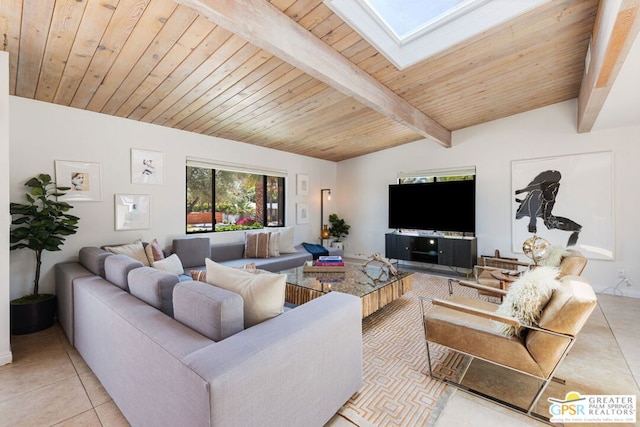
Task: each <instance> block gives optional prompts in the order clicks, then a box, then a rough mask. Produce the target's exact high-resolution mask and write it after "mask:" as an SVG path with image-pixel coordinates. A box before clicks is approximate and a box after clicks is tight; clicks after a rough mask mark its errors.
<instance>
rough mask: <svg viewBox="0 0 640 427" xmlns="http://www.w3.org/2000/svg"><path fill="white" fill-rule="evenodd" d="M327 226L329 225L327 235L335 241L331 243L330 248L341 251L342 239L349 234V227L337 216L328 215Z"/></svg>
mask: <svg viewBox="0 0 640 427" xmlns="http://www.w3.org/2000/svg"><path fill="white" fill-rule="evenodd" d="M329 224H331V226H330V227H329V234H330V235H331V236H333V237H335V238H336V240H334V241H333V243H332V246H333V247H336V248H340V249H342V247H343V244H342V238H343V237H344V236H346V235H348V234H349V229H350V228H351V226H350V225H348V224H347V223H346V222H345V221H344V219H341V218H339V217H338V215H337V214H331V215H329Z"/></svg>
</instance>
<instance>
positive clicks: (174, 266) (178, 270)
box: [153, 254, 184, 276]
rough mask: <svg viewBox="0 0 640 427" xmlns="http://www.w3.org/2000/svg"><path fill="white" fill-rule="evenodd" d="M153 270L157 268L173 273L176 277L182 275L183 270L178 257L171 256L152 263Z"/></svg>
mask: <svg viewBox="0 0 640 427" xmlns="http://www.w3.org/2000/svg"><path fill="white" fill-rule="evenodd" d="M153 268H157V269H158V270H164V271H167V272H169V273H173V274H176V275H178V276H179V275H181V274H184V268H183V267H182V262H181V261H180V258H178V255H176V254H172V255H170V256H168V257H166V258H164V259H161V260H158V261H154V262H153Z"/></svg>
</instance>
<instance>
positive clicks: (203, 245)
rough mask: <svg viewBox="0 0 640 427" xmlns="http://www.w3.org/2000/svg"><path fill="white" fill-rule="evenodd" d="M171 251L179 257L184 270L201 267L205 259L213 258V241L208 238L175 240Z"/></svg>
mask: <svg viewBox="0 0 640 427" xmlns="http://www.w3.org/2000/svg"><path fill="white" fill-rule="evenodd" d="M171 251H172V252H173V253H174V254H176V255H178V258H180V262H182V266H183V267H184V268H190V267H200V266H203V265H204V260H205V258H211V241H210V240H209V238H208V237H186V238H182V239H173V244H172V249H171Z"/></svg>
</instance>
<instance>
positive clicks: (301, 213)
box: [296, 203, 309, 224]
mask: <svg viewBox="0 0 640 427" xmlns="http://www.w3.org/2000/svg"><path fill="white" fill-rule="evenodd" d="M296 223H297V224H309V204H308V203H296Z"/></svg>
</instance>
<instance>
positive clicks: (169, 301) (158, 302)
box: [129, 267, 178, 317]
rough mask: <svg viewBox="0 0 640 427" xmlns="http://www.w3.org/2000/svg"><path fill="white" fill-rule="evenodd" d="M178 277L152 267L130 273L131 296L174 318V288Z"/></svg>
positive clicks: (137, 269)
mask: <svg viewBox="0 0 640 427" xmlns="http://www.w3.org/2000/svg"><path fill="white" fill-rule="evenodd" d="M177 283H178V276H177V275H175V274H172V273H168V272H166V271H162V270H158V269H155V268H152V267H141V268H136V269H133V270H131V271H130V272H129V289H130V292H131V295H133V296H135V297H136V298H138V299H141V300H142V301H144V302H146V303H147V304H149V305H150V306H153V307H155V308H157V309H158V310H160V311H162V312H163V313H164V314H166V315H167V316H171V317H173V288H174V286H175V285H176V284H177Z"/></svg>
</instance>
